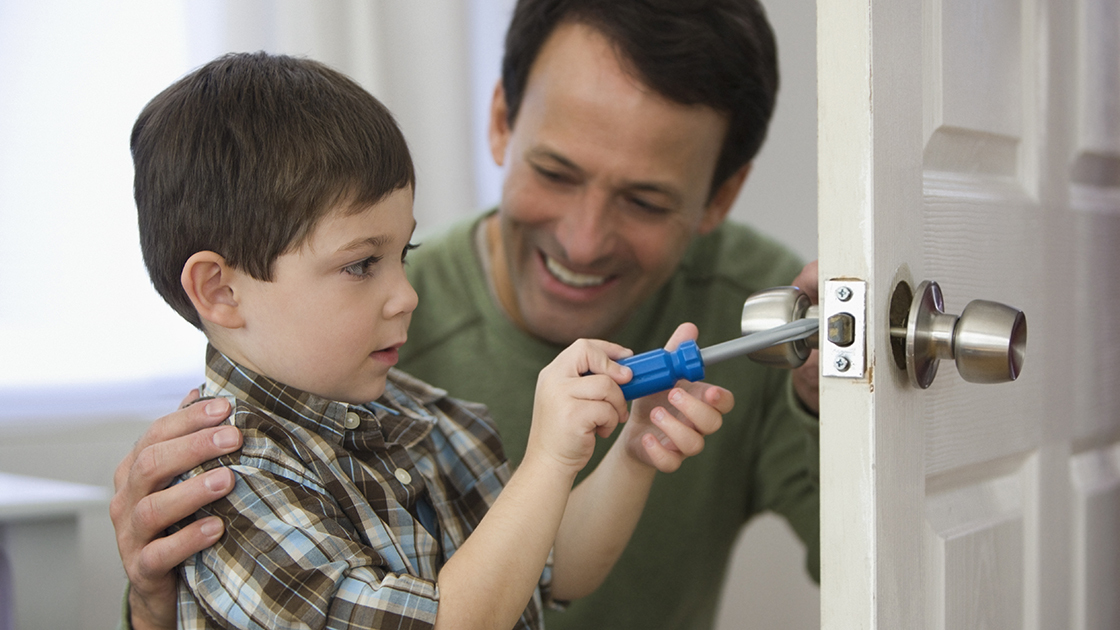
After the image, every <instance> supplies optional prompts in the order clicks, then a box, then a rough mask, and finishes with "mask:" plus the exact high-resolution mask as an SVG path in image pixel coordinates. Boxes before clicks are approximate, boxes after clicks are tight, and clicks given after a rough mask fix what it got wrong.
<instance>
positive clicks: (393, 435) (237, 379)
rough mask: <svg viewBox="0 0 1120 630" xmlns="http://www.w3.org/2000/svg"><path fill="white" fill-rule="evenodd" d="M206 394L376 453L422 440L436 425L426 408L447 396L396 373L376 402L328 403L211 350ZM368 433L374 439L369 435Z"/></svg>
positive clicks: (208, 353) (216, 350) (324, 436)
mask: <svg viewBox="0 0 1120 630" xmlns="http://www.w3.org/2000/svg"><path fill="white" fill-rule="evenodd" d="M202 391H203V395H204V396H213V397H218V396H220V397H224V398H231V399H236V400H239V401H242V402H245V403H248V404H249V405H252V406H254V407H257V408H258V409H260V410H262V411H265V412H267V413H269V414H272V415H274V416H278V417H280V418H283V419H285V420H288V421H290V422H294V423H296V424H298V425H300V426H302V427H304V428H306V429H308V430H311V431H313V432H315V433H317V434H319V435H320V436H321V437H323V438H324V439H327V440H330V441H331V442H335V443H341V442H342V441H343V440H344V439H345V437H346V436H347V435H348V434H349V435H350V437H351V438H352V439H354V438H356V439H357V440H358V442H360V443H364V444H370V445H372V446H373V447H375V448H378V447H381V446H382V445H383V444H392V443H400V444H402V445H403V446H406V447H407V446H410V445H412V444H415V443H416V442H418V441H420V440H422V439H423V438H424V437H425V436H426V435H427V434H428V433H429V432H431V430H432V427H434V426H435V423H436V418H435V416H434V415H433V414H432V413H431V412H430V411H428V409H427V408H426V406H427V405H430V404H432V403H434V402H435V401H436V400H438V399H439V398H441V397H443V396H446V392H445V391H443V390H440V389H438V388H434V387H431V386H429V385H427V384H426V383H423V382H422V381H419V380H417V379H415V378H413V377H411V376H408V375H407V374H405V373H403V372H400V371H399V370H395V369H394V370H390V373H389V377H388V378H387V379H386V383H385V393H384V394H382V396H381V397H380V398H378V399H377V400H376V401H372V402H370V403H365V404H349V403H345V402H340V401H336V400H329V399H327V398H323V397H321V396H316V395H315V394H310V393H308V392H305V391H303V390H300V389H297V388H295V387H291V386H288V385H284V384H283V383H280V382H278V381H275V380H273V379H271V378H269V377H267V376H263V375H261V374H258V373H256V372H254V371H252V370H250V369H248V368H246V367H244V366H242V365H240V364H238V363H236V362H234V361H233V360H232V359H230V358H229V357H227V356H226V355H225V354H223V353H222V352H221V351H219V350H218V349H217V348H214V347H213V346H211V345H209V344H207V347H206V382H205V383H204V384H203V387H202ZM370 433H373V434H376V435H365V434H370Z"/></svg>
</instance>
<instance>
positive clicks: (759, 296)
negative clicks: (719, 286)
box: [739, 287, 820, 368]
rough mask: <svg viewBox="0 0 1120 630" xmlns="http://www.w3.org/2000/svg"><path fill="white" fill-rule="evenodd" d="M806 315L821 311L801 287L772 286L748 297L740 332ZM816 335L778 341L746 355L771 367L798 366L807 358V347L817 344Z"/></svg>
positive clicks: (747, 333)
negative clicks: (811, 302) (783, 341)
mask: <svg viewBox="0 0 1120 630" xmlns="http://www.w3.org/2000/svg"><path fill="white" fill-rule="evenodd" d="M807 317H811V318H814V319H816V318H818V317H820V315H819V313H818V309H817V307H816V306H814V305H811V304H810V303H809V296H808V295H806V294H805V292H804V291H802V290H801V289H799V288H797V287H772V288H769V289H764V290H762V291H759V292H758V293H753V294H751V295H750V296H749V297H747V301H746V302H744V303H743V317H742V319H741V320H740V322H739V323H740V327H741V329H742V333H743V334H744V335H750V334H753V333H757V332H762V331H765V330H769V329H771V328H775V327H777V326H781V325H783V324H788V323H790V322H792V321H796V320H798V319H804V318H807ZM817 337H818V335H817V334H815V333H814V334H813V335H812V336H810V337H806V338H805V339H798V340H796V341H787V342H785V343H780V344H777V345H774V346H770V347H769V348H763V349H762V350H758V351H757V352H752V353H750V354H748V355H747V356H749V357H750V358H751V359H753V360H754V361H757V362H758V363H761V364H763V365H769V366H771V367H780V368H796V367H800V366H801V365H802V364H804V363H805V360H806V359H808V358H809V351H810V350H813V349H814V348H816V347H817Z"/></svg>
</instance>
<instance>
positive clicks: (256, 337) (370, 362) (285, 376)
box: [222, 188, 417, 404]
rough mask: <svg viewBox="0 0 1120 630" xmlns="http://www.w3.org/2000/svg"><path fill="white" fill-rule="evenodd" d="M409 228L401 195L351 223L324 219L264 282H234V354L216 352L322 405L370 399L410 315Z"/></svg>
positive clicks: (350, 218) (407, 195) (408, 198)
mask: <svg viewBox="0 0 1120 630" xmlns="http://www.w3.org/2000/svg"><path fill="white" fill-rule="evenodd" d="M415 227H416V221H415V220H414V219H413V217H412V190H411V189H410V188H404V189H401V190H397V191H394V192H393V193H391V194H389V195H388V196H387V197H385V198H384V199H383V200H382V201H381V202H380V203H377V204H376V205H374V206H371V207H369V208H367V209H365V210H363V211H361V212H359V213H357V214H350V215H344V214H343V213H341V212H337V211H335V212H331V213H330V214H329V215H327V216H326V217H324V218H323V219H322V220H321V221H320V222H319V225H318V226H317V227H316V228H315V231H314V232H313V233H312V235H311V237H310V238H309V239H308V240H307V242H305V243H304V244H303V245H302V246H301V247H300V248H299V249H297V250H295V251H292V252H289V253H286V254H284V255H282V256H280V257H279V258H278V259H277V260H276V263H275V267H274V272H275V274H274V276H273V281H272V282H262V281H260V280H256V279H254V278H251V277H249V276H248V275H247V274H241V277H239V278H238V285H237V288H236V290H237V291H238V298H237V299H238V305H239V309H240V311H241V314H242V315H243V317H244V321H245V326H244V327H243V328H241V329H238V330H237V331H235V333H236V334H235V335H234V336H232V337H231V339H232V340H233V342H234V345H235V346H236V349H235V351H234V352H229V351H227V349H225V348H222V350H223V352H226V354H227V355H230V356H231V358H233V359H235V360H237V361H238V362H240V363H242V364H243V365H245V366H246V367H248V368H250V369H252V370H254V371H256V372H258V373H260V374H263V375H265V376H268V377H269V378H272V379H275V380H277V381H280V382H281V383H284V384H286V385H290V386H292V387H296V388H298V389H301V390H304V391H306V392H309V393H312V394H315V395H318V396H321V397H324V398H328V399H331V400H338V401H342V402H347V403H352V404H361V403H365V402H369V401H371V400H375V399H377V398H378V397H380V396H381V394H382V393H383V392H384V391H385V377H386V374H388V372H389V368H390V367H392V366H393V365H395V364H396V362H397V349H398V348H399V347H400V346H401V344H403V343H404V342H405V339H406V338H407V337H408V324H409V322H410V320H411V319H412V311H413V310H414V309H415V308H416V302H417V297H416V292H415V291H414V290H413V289H412V285H410V284H409V283H408V279H407V278H406V277H405V273H404V257H405V254H406V252H407V251H408V249H409V239H411V238H412V232H413V230H414V229H415Z"/></svg>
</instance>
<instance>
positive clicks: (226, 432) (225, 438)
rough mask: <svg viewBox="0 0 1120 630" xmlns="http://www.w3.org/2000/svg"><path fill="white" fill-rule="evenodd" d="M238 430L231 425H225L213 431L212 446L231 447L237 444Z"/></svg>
mask: <svg viewBox="0 0 1120 630" xmlns="http://www.w3.org/2000/svg"><path fill="white" fill-rule="evenodd" d="M238 435H239V431H238V430H237V429H235V428H233V427H225V428H222V429H219V430H218V431H217V432H216V433H214V446H217V447H218V448H232V447H234V446H237V438H238Z"/></svg>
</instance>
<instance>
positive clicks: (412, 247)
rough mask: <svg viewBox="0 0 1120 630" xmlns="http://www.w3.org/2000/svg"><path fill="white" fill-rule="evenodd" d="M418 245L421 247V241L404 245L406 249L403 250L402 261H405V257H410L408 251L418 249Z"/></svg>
mask: <svg viewBox="0 0 1120 630" xmlns="http://www.w3.org/2000/svg"><path fill="white" fill-rule="evenodd" d="M417 247H420V243H416V244H412V243H409V244H408V245H405V246H404V251H403V252H401V262H405V259H406V258H408V252H410V251H412V250H414V249H416V248H417Z"/></svg>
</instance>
